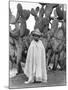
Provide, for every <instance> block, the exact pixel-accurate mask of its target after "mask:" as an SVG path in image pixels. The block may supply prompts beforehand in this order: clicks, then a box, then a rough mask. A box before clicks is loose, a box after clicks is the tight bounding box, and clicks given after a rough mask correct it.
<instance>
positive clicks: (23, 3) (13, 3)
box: [10, 2, 61, 31]
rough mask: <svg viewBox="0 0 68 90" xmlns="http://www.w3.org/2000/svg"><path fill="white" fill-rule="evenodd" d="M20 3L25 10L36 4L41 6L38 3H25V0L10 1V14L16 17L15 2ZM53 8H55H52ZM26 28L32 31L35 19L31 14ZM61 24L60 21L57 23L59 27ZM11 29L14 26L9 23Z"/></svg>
mask: <svg viewBox="0 0 68 90" xmlns="http://www.w3.org/2000/svg"><path fill="white" fill-rule="evenodd" d="M18 3H21V4H22V7H23V9H27V10H31V8H36V7H37V6H39V7H41V5H40V4H38V3H27V2H26V3H25V2H10V9H11V12H12V14H13V15H14V16H15V17H16V13H17V4H18ZM54 10H55V9H54ZM54 10H53V12H52V15H51V16H54ZM26 23H27V28H28V29H29V30H30V31H32V30H34V25H35V20H34V17H33V16H32V15H30V17H29V19H28V20H27V22H26ZM60 26H61V23H59V27H60ZM50 27H51V25H50V24H49V28H50ZM11 28H12V30H13V29H14V28H15V26H14V25H11Z"/></svg>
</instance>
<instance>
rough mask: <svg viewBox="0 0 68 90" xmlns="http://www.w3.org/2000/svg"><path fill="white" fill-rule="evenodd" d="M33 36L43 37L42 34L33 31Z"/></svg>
mask: <svg viewBox="0 0 68 90" xmlns="http://www.w3.org/2000/svg"><path fill="white" fill-rule="evenodd" d="M32 35H38V36H41V35H42V34H41V33H38V32H35V31H33V32H32Z"/></svg>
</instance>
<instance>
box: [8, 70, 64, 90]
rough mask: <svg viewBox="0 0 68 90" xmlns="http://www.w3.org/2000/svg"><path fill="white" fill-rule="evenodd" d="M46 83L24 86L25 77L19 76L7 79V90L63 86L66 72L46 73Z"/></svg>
mask: <svg viewBox="0 0 68 90" xmlns="http://www.w3.org/2000/svg"><path fill="white" fill-rule="evenodd" d="M47 74H48V81H47V82H46V83H30V84H24V82H25V80H27V79H26V76H25V75H24V74H20V75H17V76H14V77H12V78H9V88H16V89H18V88H35V87H50V86H65V85H66V72H65V71H48V73H47Z"/></svg>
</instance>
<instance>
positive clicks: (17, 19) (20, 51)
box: [8, 0, 67, 89]
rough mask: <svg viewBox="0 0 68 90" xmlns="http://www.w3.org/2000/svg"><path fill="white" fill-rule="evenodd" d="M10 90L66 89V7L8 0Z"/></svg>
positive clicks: (58, 4)
mask: <svg viewBox="0 0 68 90" xmlns="http://www.w3.org/2000/svg"><path fill="white" fill-rule="evenodd" d="M8 6H9V8H8V9H9V13H8V14H9V26H8V28H9V62H8V63H9V88H10V89H23V88H36V87H55V86H66V69H67V68H66V65H67V64H66V62H67V59H66V41H67V40H66V25H67V24H66V23H67V19H66V17H67V16H66V13H67V5H66V4H65V3H64V4H63V3H62V4H61V3H49V2H48V3H43V2H33V1H24V0H22V1H20V0H16V1H15V0H9V4H8Z"/></svg>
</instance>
